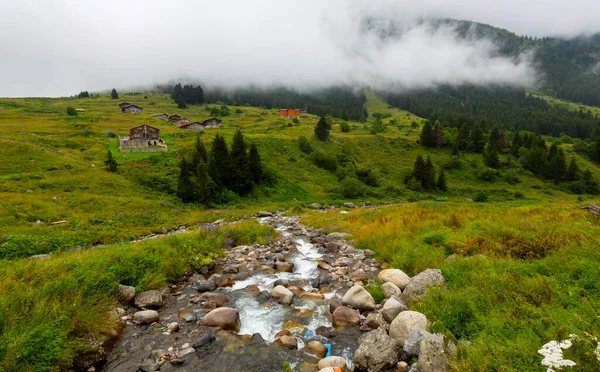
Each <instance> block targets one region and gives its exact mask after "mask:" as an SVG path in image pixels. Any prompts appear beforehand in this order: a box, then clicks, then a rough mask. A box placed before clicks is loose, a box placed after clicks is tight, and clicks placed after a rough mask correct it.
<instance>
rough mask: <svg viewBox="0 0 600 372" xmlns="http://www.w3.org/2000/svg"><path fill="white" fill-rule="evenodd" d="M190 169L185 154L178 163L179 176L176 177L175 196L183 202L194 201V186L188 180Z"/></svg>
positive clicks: (190, 173) (190, 174)
mask: <svg viewBox="0 0 600 372" xmlns="http://www.w3.org/2000/svg"><path fill="white" fill-rule="evenodd" d="M191 176H192V171H191V169H190V164H189V163H188V161H187V160H186V159H185V155H184V156H183V157H182V158H181V162H180V163H179V177H178V178H177V196H178V197H179V198H180V199H181V200H182V201H183V202H184V203H189V202H192V201H194V187H193V185H192V183H191V182H190V178H191Z"/></svg>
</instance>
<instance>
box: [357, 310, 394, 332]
mask: <svg viewBox="0 0 600 372" xmlns="http://www.w3.org/2000/svg"><path fill="white" fill-rule="evenodd" d="M377 328H383V329H384V330H385V331H386V332H387V330H388V329H389V328H390V325H389V324H388V323H387V322H386V321H385V319H383V316H382V315H381V314H380V313H378V312H370V313H369V314H367V319H366V320H365V321H364V322H363V325H362V326H361V327H360V329H361V330H362V331H371V330H374V329H377Z"/></svg>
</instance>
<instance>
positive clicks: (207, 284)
mask: <svg viewBox="0 0 600 372" xmlns="http://www.w3.org/2000/svg"><path fill="white" fill-rule="evenodd" d="M192 288H194V289H195V290H197V291H198V292H210V291H214V290H215V289H217V285H216V284H215V282H214V281H212V280H198V281H197V282H195V283H194V284H193V285H192Z"/></svg>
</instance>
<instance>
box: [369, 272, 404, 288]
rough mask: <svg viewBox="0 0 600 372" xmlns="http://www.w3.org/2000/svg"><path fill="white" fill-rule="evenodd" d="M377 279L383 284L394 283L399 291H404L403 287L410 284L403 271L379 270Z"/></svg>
mask: <svg viewBox="0 0 600 372" xmlns="http://www.w3.org/2000/svg"><path fill="white" fill-rule="evenodd" d="M377 277H378V278H379V280H381V281H382V282H384V283H387V282H392V283H394V284H395V285H396V286H397V287H398V288H400V289H404V287H406V286H407V285H408V283H409V282H410V277H409V276H408V275H406V274H405V273H404V271H402V270H399V269H385V270H381V271H380V272H379V275H377Z"/></svg>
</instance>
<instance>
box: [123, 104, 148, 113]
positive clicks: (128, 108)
mask: <svg viewBox="0 0 600 372" xmlns="http://www.w3.org/2000/svg"><path fill="white" fill-rule="evenodd" d="M142 110H143V109H142V108H141V107H140V106H137V105H127V106H123V107H121V112H123V113H125V114H129V113H137V114H139V113H141V112H142Z"/></svg>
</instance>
